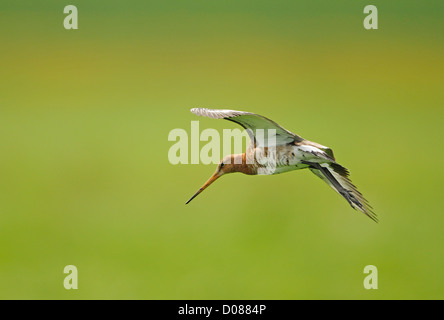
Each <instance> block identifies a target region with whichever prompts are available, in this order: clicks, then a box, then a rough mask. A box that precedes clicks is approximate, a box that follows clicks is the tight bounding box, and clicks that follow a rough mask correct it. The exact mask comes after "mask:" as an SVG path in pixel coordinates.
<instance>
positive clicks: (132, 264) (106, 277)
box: [0, 0, 444, 299]
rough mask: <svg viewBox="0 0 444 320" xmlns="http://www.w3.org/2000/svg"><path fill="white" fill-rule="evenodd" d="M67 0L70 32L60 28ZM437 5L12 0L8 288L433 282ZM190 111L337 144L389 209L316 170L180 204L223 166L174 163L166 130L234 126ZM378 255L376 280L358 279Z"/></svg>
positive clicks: (4, 45) (285, 289)
mask: <svg viewBox="0 0 444 320" xmlns="http://www.w3.org/2000/svg"><path fill="white" fill-rule="evenodd" d="M69 4H72V5H76V6H77V8H78V10H79V29H78V30H65V29H64V28H63V20H64V18H65V16H66V15H65V14H63V8H64V6H65V5H69ZM368 4H373V5H376V6H377V8H378V10H379V29H378V30H370V31H368V30H365V29H364V27H363V20H364V17H365V16H366V15H365V14H364V13H363V8H364V7H365V6H366V5H368ZM443 9H444V4H443V2H442V1H441V2H440V1H419V0H415V1H407V0H403V1H401V0H396V1H395V0H393V1H380V0H378V1H371V2H369V1H358V0H353V1H352V0H349V1H316V0H315V1H313V0H311V1H308V0H306V1H294V0H291V1H290V0H288V1H279V0H278V1H276V0H273V1H271V0H268V1H264V0H254V1H243V0H230V1H227V0H225V1H205V0H189V1H142V0H140V1H139V0H138V1H136V0H132V1H106V2H104V1H92V0H88V1H86V0H85V1H66V2H63V1H62V2H60V1H57V3H55V2H54V1H46V0H45V1H38V2H37V1H7V2H6V1H3V2H2V3H1V4H0V40H1V43H0V298H1V299H93V298H94V299H430V298H431V299H437V298H441V299H442V298H444V278H443V275H442V270H443V269H444V256H443V240H444V236H443V226H444V214H443V213H444V212H443V205H442V202H441V200H442V199H441V196H442V195H441V194H442V178H443V169H442V166H441V164H440V161H441V159H442V158H443V156H444V153H443V148H442V147H441V141H440V139H441V138H442V137H443V129H442V120H443V116H444V110H443V102H442V101H443V99H444V94H443V92H444V90H443V79H442V74H443V71H444V70H443V69H444V68H443V53H444V51H443V49H444V42H443V31H444V28H443V27H444V24H443V22H442V12H443ZM192 107H212V108H229V109H238V110H245V111H250V112H255V113H259V114H262V115H265V116H268V117H270V118H271V119H273V120H275V121H276V122H278V123H280V124H281V125H283V126H284V127H286V128H287V129H289V130H291V131H293V132H295V133H297V134H299V135H301V136H303V137H305V138H307V139H309V140H313V141H317V142H319V143H321V144H324V145H327V146H330V147H331V148H333V150H334V151H335V155H336V158H337V160H338V161H339V162H340V163H341V164H343V165H344V166H346V167H348V168H349V169H350V171H351V173H352V176H351V178H352V180H353V182H354V183H355V184H356V185H357V186H358V187H359V189H360V190H361V191H362V192H363V193H364V195H365V196H366V197H367V198H368V199H369V200H370V202H371V204H372V205H373V207H374V208H375V211H376V213H377V214H378V216H379V219H380V223H379V224H376V223H374V222H372V221H371V220H370V219H368V218H367V217H366V216H364V215H363V214H361V213H357V212H356V211H353V210H352V209H351V208H350V206H349V205H348V204H347V203H346V201H345V200H344V199H342V198H341V197H340V196H338V194H336V193H335V192H333V191H332V190H331V189H330V188H329V187H328V186H327V185H326V184H324V183H323V182H322V181H321V180H320V179H318V178H317V177H315V176H314V175H313V174H311V172H309V171H308V170H303V171H295V172H291V173H286V174H282V175H277V176H259V177H251V176H244V175H241V174H236V175H229V176H227V177H224V178H223V179H220V180H219V181H217V182H216V183H215V184H214V185H213V186H212V187H211V188H209V189H208V190H206V191H205V192H204V193H203V194H202V195H201V196H199V197H198V198H196V199H195V200H194V201H193V202H191V203H190V204H189V205H187V206H185V201H186V200H188V198H189V197H190V196H191V195H192V194H193V193H194V192H195V191H196V190H197V188H199V187H200V186H201V184H202V183H203V182H205V181H206V179H207V178H208V177H209V176H210V175H211V174H212V173H213V171H214V169H215V165H202V164H201V165H176V166H173V165H171V164H170V163H169V161H168V150H169V148H170V147H171V146H172V145H173V144H174V143H173V142H169V141H168V133H169V131H170V130H172V129H174V128H183V129H186V130H189V128H190V121H192V120H200V128H201V130H203V129H205V128H216V129H218V130H219V131H220V132H222V129H224V128H228V129H232V128H237V126H236V125H235V124H233V123H230V122H228V121H222V120H217V121H216V120H212V119H205V118H197V117H196V116H194V115H193V114H191V113H190V112H189V109H190V108H192ZM69 264H73V265H75V266H77V268H78V272H79V277H78V281H79V282H78V285H79V289H78V290H65V289H64V287H63V279H64V277H65V276H66V275H65V274H63V268H64V267H65V266H66V265H69ZM370 264H371V265H375V266H377V267H378V271H379V289H378V290H365V289H364V287H363V280H364V277H365V275H364V273H363V269H364V267H365V266H366V265H370Z"/></svg>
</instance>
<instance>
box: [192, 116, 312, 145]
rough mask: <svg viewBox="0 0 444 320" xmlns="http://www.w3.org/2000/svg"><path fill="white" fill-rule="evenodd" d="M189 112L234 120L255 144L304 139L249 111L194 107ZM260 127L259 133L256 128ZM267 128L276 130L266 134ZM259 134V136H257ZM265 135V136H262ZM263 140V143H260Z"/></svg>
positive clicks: (281, 143)
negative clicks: (273, 133)
mask: <svg viewBox="0 0 444 320" xmlns="http://www.w3.org/2000/svg"><path fill="white" fill-rule="evenodd" d="M191 112H192V113H194V114H196V115H198V116H203V117H208V118H212V119H225V120H229V121H232V122H235V123H237V124H239V125H241V126H242V127H243V128H244V129H245V130H247V132H248V135H249V136H250V139H251V140H252V141H253V142H254V144H255V146H260V145H262V144H265V145H266V146H268V147H270V146H273V144H274V143H272V141H273V142H274V141H275V145H284V144H288V143H294V142H297V143H298V142H301V141H304V139H303V138H301V137H300V136H298V135H296V134H294V133H292V132H290V131H288V130H286V129H284V128H283V127H281V126H280V125H278V124H277V123H276V122H274V121H272V120H270V119H268V118H266V117H264V116H261V115H258V114H255V113H251V112H244V111H236V110H224V109H206V108H194V109H191ZM258 129H262V130H264V131H262V132H261V133H259V132H258V131H257V130H258ZM268 130H276V135H275V136H274V135H271V134H269V135H267V132H269V131H268ZM259 134H261V136H258V135H259ZM263 136H265V137H263ZM262 141H263V143H262Z"/></svg>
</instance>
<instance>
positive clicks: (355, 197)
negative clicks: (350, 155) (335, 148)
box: [310, 163, 378, 222]
mask: <svg viewBox="0 0 444 320" xmlns="http://www.w3.org/2000/svg"><path fill="white" fill-rule="evenodd" d="M310 170H311V171H312V172H313V173H314V174H315V175H317V176H318V177H319V178H321V179H322V180H324V181H325V182H326V183H327V184H328V185H329V186H330V187H332V188H333V190H335V191H336V192H337V193H339V194H340V195H341V196H343V197H344V198H345V199H346V200H347V201H348V203H349V204H350V206H351V207H352V208H353V209H355V210H359V211H361V212H363V213H364V214H366V215H367V216H368V217H369V218H370V219H372V220H373V221H375V222H378V217H377V216H376V214H375V213H374V212H373V210H372V207H371V206H370V204H369V203H368V201H367V200H366V199H365V198H364V196H363V195H362V193H360V192H359V191H358V189H357V188H356V186H355V185H354V184H353V183H352V182H351V180H350V178H349V172H348V170H347V169H346V168H344V167H343V166H341V165H339V164H337V163H324V164H313V165H312V166H311V167H310Z"/></svg>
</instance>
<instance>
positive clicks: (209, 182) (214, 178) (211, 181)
mask: <svg viewBox="0 0 444 320" xmlns="http://www.w3.org/2000/svg"><path fill="white" fill-rule="evenodd" d="M220 176H221V174H219V172H215V173H214V174H213V175H212V176H211V178H210V179H208V181H207V182H205V184H204V185H203V186H202V187H200V189H199V190H197V192H196V193H195V194H194V196H192V197H191V198H190V200H188V201H187V203H185V204H188V203H190V201H191V200H193V199H194V198H196V197H197V196H198V195H199V193H201V192H202V191H204V190H205V189H206V188H207V187H208V186H209V185H210V184H212V183H213V182H214V181H216V179H217V178H219V177H220Z"/></svg>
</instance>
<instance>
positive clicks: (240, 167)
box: [231, 153, 256, 174]
mask: <svg viewBox="0 0 444 320" xmlns="http://www.w3.org/2000/svg"><path fill="white" fill-rule="evenodd" d="M231 164H232V165H231V168H232V169H231V172H241V173H244V174H256V170H255V167H254V166H253V165H252V164H248V163H247V157H246V154H245V153H239V154H233V155H231Z"/></svg>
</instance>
